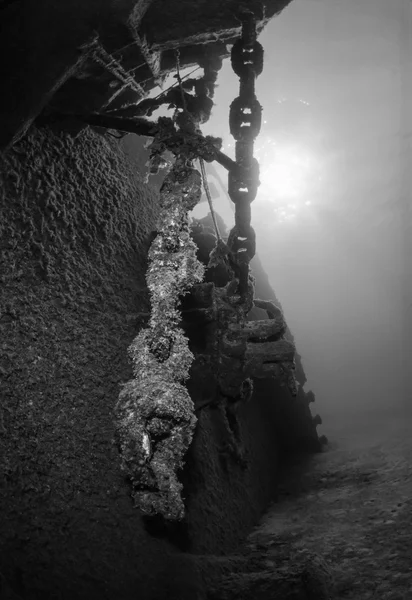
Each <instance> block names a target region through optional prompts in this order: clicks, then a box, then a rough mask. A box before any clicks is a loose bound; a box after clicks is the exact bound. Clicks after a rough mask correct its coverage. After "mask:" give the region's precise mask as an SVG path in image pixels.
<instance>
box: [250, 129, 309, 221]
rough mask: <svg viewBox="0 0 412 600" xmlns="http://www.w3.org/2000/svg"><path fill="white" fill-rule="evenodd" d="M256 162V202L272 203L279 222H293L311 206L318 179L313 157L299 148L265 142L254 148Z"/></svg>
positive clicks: (304, 149) (274, 142)
mask: <svg viewBox="0 0 412 600" xmlns="http://www.w3.org/2000/svg"><path fill="white" fill-rule="evenodd" d="M256 158H257V159H258V161H259V163H260V182H261V184H260V188H259V192H258V197H257V200H256V201H257V202H259V203H265V204H266V203H267V202H272V203H273V204H274V212H275V214H276V215H277V218H278V220H279V221H280V222H283V221H291V220H293V219H294V218H295V217H296V216H297V214H298V212H299V211H301V210H302V209H303V208H304V207H308V206H310V205H311V200H308V197H309V196H311V195H312V194H313V193H314V190H315V185H316V184H318V183H319V181H320V177H319V172H318V165H317V161H316V159H315V156H314V155H313V154H311V153H310V151H308V150H307V149H306V148H304V147H303V146H299V145H297V144H291V143H289V144H288V143H285V142H277V141H274V140H268V141H266V143H264V144H263V145H261V146H260V147H257V148H256Z"/></svg>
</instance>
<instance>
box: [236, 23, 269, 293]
mask: <svg viewBox="0 0 412 600" xmlns="http://www.w3.org/2000/svg"><path fill="white" fill-rule="evenodd" d="M240 20H241V21H242V34H241V37H240V38H239V39H238V40H237V42H236V43H235V44H234V46H233V47H232V52H231V62H232V68H233V70H234V72H235V73H236V75H238V76H239V78H240V89H239V96H238V97H237V98H235V100H233V102H232V104H231V105H230V113H229V127H230V133H231V134H232V136H233V137H234V138H235V140H236V146H235V155H236V165H237V166H236V168H235V169H231V170H230V171H229V180H228V192H229V197H230V199H231V200H232V202H234V204H235V226H234V228H233V229H232V231H231V232H230V235H229V240H228V245H229V247H230V249H231V251H232V252H233V253H234V254H235V256H236V258H237V263H238V273H237V274H236V275H237V276H238V279H239V291H240V293H241V294H242V295H244V294H245V293H247V288H248V285H249V262H250V261H251V259H252V258H253V257H254V255H255V253H256V234H255V231H254V229H253V227H252V226H251V224H250V223H251V206H250V205H251V203H252V202H253V200H254V199H255V198H256V195H257V191H258V187H259V184H260V182H259V163H258V161H257V160H256V158H254V156H253V149H254V141H255V139H256V137H257V136H258V134H259V132H260V128H261V123H262V107H261V105H260V103H259V101H258V99H257V98H256V94H255V80H256V77H258V76H259V75H260V74H261V73H262V70H263V48H262V46H261V44H260V43H259V42H258V41H257V39H256V22H255V17H254V15H253V13H251V12H244V13H242V14H241V16H240Z"/></svg>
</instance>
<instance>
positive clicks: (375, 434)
mask: <svg viewBox="0 0 412 600" xmlns="http://www.w3.org/2000/svg"><path fill="white" fill-rule="evenodd" d="M324 423H325V426H324V427H323V431H324V432H325V433H327V435H328V437H329V439H330V444H329V448H328V450H327V451H326V452H324V453H322V454H319V455H316V456H314V457H312V458H311V459H309V465H308V464H307V463H306V464H305V465H303V464H302V463H301V462H300V461H298V460H296V461H291V464H290V465H288V466H287V468H286V469H285V479H284V481H283V483H282V485H281V487H280V490H279V495H278V498H277V499H276V502H275V503H274V504H273V505H272V507H271V508H270V510H269V511H268V513H267V514H266V515H265V517H264V518H263V520H262V522H261V524H260V525H259V526H258V527H257V528H256V529H255V531H254V532H253V533H252V534H251V536H250V537H249V544H250V546H253V547H255V548H256V546H260V545H263V546H265V547H269V548H270V549H271V550H270V552H269V553H268V554H267V555H266V556H267V558H268V561H269V562H272V564H273V566H274V567H275V568H276V567H278V564H277V562H278V561H277V556H280V555H281V554H282V552H281V550H282V547H283V548H284V546H285V545H287V546H289V548H290V549H291V550H293V551H296V552H298V553H299V551H301V550H304V551H308V552H310V553H311V554H312V553H313V554H314V555H317V556H318V557H319V558H320V559H321V560H322V561H323V562H324V564H325V565H327V567H328V568H329V570H330V572H331V573H332V581H333V587H334V591H333V596H332V597H333V598H336V599H338V598H347V599H349V598H350V599H354V600H355V599H356V600H366V599H370V598H376V599H379V600H412V511H411V507H412V460H411V459H412V441H411V435H410V424H411V420H410V418H408V417H405V416H404V415H402V414H398V415H393V414H390V413H389V412H388V413H385V412H380V413H378V414H373V413H372V412H369V413H368V414H363V415H359V414H357V415H356V414H352V415H347V416H346V417H345V418H339V419H338V418H336V417H333V416H331V417H329V418H325V419H324Z"/></svg>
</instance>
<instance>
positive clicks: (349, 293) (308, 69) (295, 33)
mask: <svg viewBox="0 0 412 600" xmlns="http://www.w3.org/2000/svg"><path fill="white" fill-rule="evenodd" d="M405 7H406V10H408V7H409V8H410V9H411V10H412V3H410V2H408V0H406V2H405V1H404V0H399V1H398V2H395V1H394V2H393V3H392V2H391V3H389V2H385V1H384V0H362V1H360V2H341V1H337V0H336V1H330V2H326V0H325V1H314V0H313V1H311V0H294V1H293V2H292V3H291V4H290V5H289V7H288V8H287V9H285V11H284V12H283V13H282V14H281V15H280V16H279V17H277V18H275V19H273V20H272V21H271V22H270V23H269V25H268V26H267V28H266V29H265V30H264V32H263V33H262V34H261V36H260V38H259V39H260V42H261V43H262V45H263V46H264V49H265V63H264V70H263V73H262V75H261V76H260V77H259V78H258V80H257V97H258V99H259V101H260V103H261V104H262V106H263V110H264V112H263V121H264V122H263V124H262V129H261V132H260V135H259V137H258V138H257V140H256V146H255V147H256V153H255V154H256V156H257V157H258V158H259V161H260V164H261V187H260V191H259V194H258V197H257V199H256V200H255V201H254V203H253V205H252V225H253V226H254V228H255V230H256V234H257V243H258V247H257V250H258V253H259V256H260V258H261V260H262V262H263V265H264V267H265V269H266V271H267V273H268V275H269V279H270V282H271V284H272V286H273V288H274V290H275V291H276V294H277V296H278V297H279V299H280V301H281V302H282V305H283V308H284V311H285V317H286V320H287V322H288V325H289V327H290V328H291V330H292V332H293V334H294V336H295V341H296V345H297V349H298V352H299V353H300V354H301V355H302V358H303V365H304V368H305V371H306V374H307V377H308V382H307V384H306V386H305V389H310V388H312V389H313V391H314V392H315V394H316V398H317V407H316V409H317V411H319V412H320V414H322V415H324V416H327V415H328V414H329V413H334V414H336V413H338V412H344V411H350V412H353V411H358V412H361V411H362V412H365V411H366V412H372V411H377V410H379V411H381V410H386V409H389V410H395V411H397V410H399V409H402V408H404V407H405V403H406V395H405V388H407V376H406V373H405V355H404V353H405V350H404V349H405V337H406V334H405V333H404V332H405V322H406V321H407V314H406V310H407V306H408V303H409V301H408V298H405V289H406V287H405V286H406V284H405V241H404V236H405V185H406V184H405V177H408V173H407V171H406V173H405V156H404V143H405V127H406V128H408V127H409V125H407V124H406V122H405V111H404V102H405V97H404V94H405V76H406V75H405V65H404V56H403V54H402V53H403V52H404V49H405V40H404V39H403V37H402V36H404V35H405V33H404V23H403V19H404V12H402V11H404V10H405ZM411 69H412V67H411ZM218 86H219V87H218V88H217V90H216V94H215V103H216V106H215V107H214V111H213V114H212V118H211V119H210V121H209V123H208V124H207V126H205V128H204V129H205V132H206V133H208V134H214V135H216V134H219V135H222V136H223V142H224V150H225V152H227V153H228V154H229V155H231V156H233V155H234V140H233V139H232V138H231V136H230V133H229V128H228V115H229V105H230V103H231V102H232V100H233V99H234V98H235V97H236V96H237V95H238V79H237V77H236V76H235V75H234V73H233V71H232V69H231V65H230V60H226V61H225V64H224V67H223V69H222V71H221V73H220V78H219V80H218ZM409 124H410V120H409ZM222 132H223V133H222ZM406 133H407V134H408V135H410V130H408V131H407V132H406ZM219 168H220V167H218V169H217V170H218V171H219ZM219 175H220V176H221V178H222V181H223V182H226V181H227V175H226V173H225V172H224V171H223V170H220V171H219ZM409 181H410V180H409ZM215 208H216V210H217V211H218V212H220V213H221V214H222V216H223V217H224V218H225V220H226V221H228V226H229V227H230V226H231V225H232V222H231V219H232V220H233V212H232V209H231V207H230V201H228V199H227V196H226V195H225V194H224V193H222V195H221V197H220V198H219V199H218V200H216V206H215ZM411 302H412V300H411Z"/></svg>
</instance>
